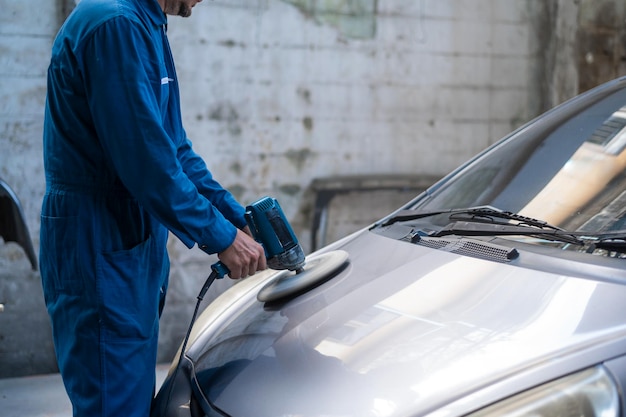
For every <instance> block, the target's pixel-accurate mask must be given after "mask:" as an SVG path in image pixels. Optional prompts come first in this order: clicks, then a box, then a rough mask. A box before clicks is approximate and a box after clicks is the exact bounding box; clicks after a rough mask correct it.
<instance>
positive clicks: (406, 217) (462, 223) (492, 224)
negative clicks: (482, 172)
mask: <svg viewBox="0 0 626 417" xmlns="http://www.w3.org/2000/svg"><path fill="white" fill-rule="evenodd" d="M441 214H449V219H450V220H453V222H452V223H450V224H448V225H447V226H446V227H444V228H443V229H442V230H440V231H437V232H433V233H430V234H429V236H431V237H441V236H447V235H453V234H454V235H459V236H512V235H518V236H535V237H539V238H541V239H548V240H554V241H559V242H565V243H572V244H576V245H583V244H584V242H583V241H582V240H580V239H579V238H577V237H576V235H575V234H573V233H570V232H567V231H565V230H563V229H561V228H559V227H557V226H553V225H551V224H549V223H547V222H546V221H543V220H539V219H534V218H532V217H526V216H522V215H520V214H517V213H512V212H510V211H502V210H498V209H496V208H494V207H491V206H479V207H472V208H467V209H447V210H440V211H430V212H425V211H415V210H404V211H400V212H398V213H397V214H396V215H395V216H393V217H391V218H390V219H388V220H387V221H386V222H385V223H383V224H382V226H388V225H391V224H394V223H397V222H402V221H411V220H417V219H422V218H425V217H431V216H438V215H441Z"/></svg>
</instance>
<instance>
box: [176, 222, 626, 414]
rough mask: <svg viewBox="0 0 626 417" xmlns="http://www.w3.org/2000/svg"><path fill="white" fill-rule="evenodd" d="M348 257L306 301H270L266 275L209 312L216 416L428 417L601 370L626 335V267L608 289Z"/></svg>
mask: <svg viewBox="0 0 626 417" xmlns="http://www.w3.org/2000/svg"><path fill="white" fill-rule="evenodd" d="M339 248H341V249H342V250H344V251H346V252H347V253H348V255H349V264H348V266H347V267H346V268H345V269H344V270H342V271H341V272H340V273H339V274H338V275H336V276H335V277H333V278H332V279H330V280H328V281H327V282H325V283H323V284H322V285H320V286H318V287H317V288H314V289H312V290H310V291H309V292H307V293H305V294H302V295H300V296H298V297H295V298H293V299H290V300H286V301H284V302H279V303H270V304H268V303H262V302H259V301H258V300H257V298H256V295H257V293H258V292H259V290H260V288H261V287H262V286H263V285H265V284H266V283H267V282H268V281H269V280H271V279H272V277H271V274H269V273H265V274H261V275H260V276H255V277H252V278H250V279H247V280H244V281H242V282H241V283H238V284H237V285H235V286H234V287H233V288H232V289H231V290H229V291H227V292H226V293H225V294H224V295H223V296H222V297H220V298H218V300H216V301H215V302H214V303H212V304H211V305H210V306H209V308H207V310H206V311H205V313H203V315H202V316H201V317H200V318H199V320H198V322H197V323H196V326H195V328H194V333H193V335H192V339H193V343H191V345H190V348H189V350H188V351H187V356H188V358H189V360H190V361H192V362H193V364H194V372H195V374H194V378H195V383H196V384H197V386H198V387H199V389H200V390H201V392H202V395H203V396H205V397H206V398H207V399H208V400H209V401H210V403H211V404H212V406H214V407H216V408H218V409H221V410H222V411H224V412H225V413H227V414H228V415H232V416H249V415H255V416H257V417H262V416H287V415H290V416H291V415H301V416H346V415H354V416H370V415H372V416H401V415H416V414H420V415H424V414H427V413H429V412H434V411H436V410H440V411H441V410H442V407H445V406H446V405H449V404H452V403H454V402H455V401H457V400H459V399H461V398H463V397H466V396H468V395H470V394H472V393H476V392H478V391H480V390H484V389H486V388H487V387H489V386H492V385H494V384H498V383H501V382H502V381H506V380H507V379H510V378H513V377H514V376H516V375H517V376H519V375H520V374H525V373H526V374H530V373H532V372H535V371H537V370H540V369H548V368H550V367H551V366H554V365H555V364H556V363H559V364H560V365H559V366H561V369H560V370H559V372H563V367H565V368H567V367H570V368H571V369H570V372H571V371H574V370H576V369H578V368H582V367H585V366H589V365H592V364H595V363H597V362H598V361H601V360H603V359H607V358H605V357H603V356H607V355H610V354H611V353H610V352H611V349H610V347H611V346H612V344H615V343H618V342H619V343H623V339H624V337H625V335H626V327H625V325H624V319H623V318H624V317H626V302H625V301H626V287H624V286H623V285H621V284H619V283H618V282H617V281H619V280H620V279H623V278H625V277H624V276H623V275H624V272H623V269H621V270H618V269H616V270H610V269H607V270H606V271H604V272H606V274H608V275H611V274H612V275H613V277H611V278H612V280H613V281H614V282H610V281H608V282H607V281H599V280H594V279H589V278H588V277H577V276H576V274H575V273H572V272H571V271H572V268H571V265H570V267H569V268H568V269H567V271H570V272H567V273H560V272H559V271H558V268H557V269H555V268H552V269H551V270H550V271H549V272H548V271H542V270H541V269H539V268H526V267H521V266H520V265H522V264H524V257H525V256H530V255H526V254H525V253H524V252H523V251H520V253H519V257H518V258H517V259H514V260H510V261H509V260H507V261H506V262H504V261H493V260H488V259H480V258H477V257H471V256H463V255H459V254H455V253H451V252H448V251H442V250H437V249H432V248H427V247H423V246H417V245H413V244H410V243H407V242H401V241H398V240H394V239H389V238H386V237H382V236H379V235H376V234H373V233H371V232H366V231H365V232H362V233H360V234H358V235H356V236H355V237H352V238H350V239H346V240H345V241H344V242H343V243H339V244H337V245H335V246H334V247H331V248H329V250H331V249H339ZM574 269H575V268H574ZM602 349H604V350H602ZM592 351H593V352H594V353H593V354H590V352H592ZM583 353H584V354H585V355H583ZM594 355H595V356H594ZM568 358H571V360H569V359H568ZM581 358H584V359H581ZM568 360H569V362H571V364H570V363H569V362H568ZM587 362H588V363H587ZM559 375H560V374H558V375H556V376H559ZM547 377H549V375H548V376H547ZM553 377H554V376H553ZM533 383H537V381H535V382H533ZM457 402H458V401H457ZM465 411H468V410H465ZM470 411H471V410H470ZM438 415H445V413H441V412H440V413H439V414H438Z"/></svg>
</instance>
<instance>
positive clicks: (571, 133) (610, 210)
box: [413, 88, 626, 233]
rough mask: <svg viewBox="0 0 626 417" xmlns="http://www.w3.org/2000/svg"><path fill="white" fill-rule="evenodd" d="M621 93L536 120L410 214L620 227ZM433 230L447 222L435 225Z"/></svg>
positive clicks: (625, 184)
mask: <svg viewBox="0 0 626 417" xmlns="http://www.w3.org/2000/svg"><path fill="white" fill-rule="evenodd" d="M625 168H626V90H625V89H623V88H622V89H619V90H618V91H608V92H606V91H605V92H603V94H596V95H592V96H585V97H583V99H582V100H581V102H576V103H574V104H571V105H566V106H563V107H562V108H560V109H558V110H557V111H556V112H553V113H549V114H548V115H546V116H544V117H542V118H539V119H537V121H535V122H534V123H531V124H529V125H528V126H527V127H525V128H522V129H520V130H519V131H517V132H516V133H514V134H513V135H512V136H510V137H509V138H507V139H505V140H503V141H502V142H501V143H499V144H498V145H496V146H494V147H493V148H492V149H491V151H490V152H486V153H484V154H483V155H482V156H481V157H479V158H478V159H476V160H475V161H474V162H472V163H471V164H469V165H468V166H466V167H465V168H464V169H462V170H461V171H459V172H457V173H456V174H455V175H454V177H453V178H452V179H451V180H450V181H448V182H447V183H445V184H444V185H443V186H442V187H440V188H439V189H436V190H435V191H434V192H433V193H432V194H431V195H430V196H429V197H428V198H426V199H424V200H420V201H418V203H417V205H416V206H414V207H413V208H416V209H420V210H439V209H454V208H464V207H475V206H483V205H486V206H493V207H496V208H498V209H502V210H505V211H511V212H514V213H519V214H521V215H524V216H528V217H533V218H537V219H542V220H545V221H547V222H548V223H550V224H553V225H555V226H559V227H562V228H564V229H566V230H569V231H590V232H594V233H600V232H606V231H612V230H618V229H623V228H624V223H625V221H624V217H625V212H626V197H625V194H626V193H625V190H626V175H625ZM433 222H434V223H435V224H436V223H437V222H439V223H440V224H441V225H444V224H445V223H447V218H444V216H439V217H438V218H433Z"/></svg>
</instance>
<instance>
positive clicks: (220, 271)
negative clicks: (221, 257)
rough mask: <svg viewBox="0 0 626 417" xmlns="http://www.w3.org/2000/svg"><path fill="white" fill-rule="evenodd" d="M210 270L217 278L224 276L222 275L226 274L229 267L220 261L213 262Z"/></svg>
mask: <svg viewBox="0 0 626 417" xmlns="http://www.w3.org/2000/svg"><path fill="white" fill-rule="evenodd" d="M211 270H212V271H213V273H215V274H217V277H216V278H217V279H221V278H224V276H225V275H228V273H229V272H230V269H228V267H227V266H226V265H224V264H223V263H222V261H219V262H215V263H214V264H213V265H211Z"/></svg>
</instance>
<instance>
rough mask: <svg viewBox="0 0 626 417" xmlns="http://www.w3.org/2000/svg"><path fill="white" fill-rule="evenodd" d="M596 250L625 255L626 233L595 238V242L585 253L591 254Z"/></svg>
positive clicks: (608, 234)
mask: <svg viewBox="0 0 626 417" xmlns="http://www.w3.org/2000/svg"><path fill="white" fill-rule="evenodd" d="M596 249H604V250H607V251H613V252H620V253H626V231H625V230H620V231H617V232H609V233H603V234H601V235H598V236H595V240H594V241H593V242H592V243H591V244H590V245H589V248H588V249H587V252H589V253H593V251H594V250H596Z"/></svg>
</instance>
